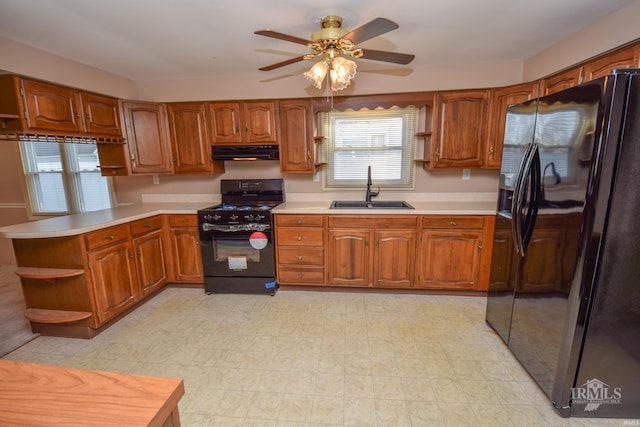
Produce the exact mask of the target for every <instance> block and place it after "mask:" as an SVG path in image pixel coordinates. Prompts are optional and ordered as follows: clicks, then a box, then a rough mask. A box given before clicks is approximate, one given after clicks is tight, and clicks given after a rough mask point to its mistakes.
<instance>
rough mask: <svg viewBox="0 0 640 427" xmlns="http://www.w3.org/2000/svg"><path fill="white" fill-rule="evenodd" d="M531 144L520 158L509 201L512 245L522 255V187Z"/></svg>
mask: <svg viewBox="0 0 640 427" xmlns="http://www.w3.org/2000/svg"><path fill="white" fill-rule="evenodd" d="M533 145H534V144H533V143H529V144H527V148H526V149H525V151H524V156H523V157H522V161H521V163H520V169H519V170H518V176H517V177H516V181H515V185H514V188H513V199H512V201H511V234H512V237H513V245H514V249H515V251H516V253H517V254H521V253H522V246H521V245H520V242H521V241H522V239H521V238H520V236H521V230H522V200H521V198H522V191H521V190H522V186H523V185H524V182H525V180H526V170H527V167H526V165H527V162H528V161H529V156H530V153H531V150H532V149H533Z"/></svg>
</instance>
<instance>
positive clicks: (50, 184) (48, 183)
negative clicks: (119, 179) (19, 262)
mask: <svg viewBox="0 0 640 427" xmlns="http://www.w3.org/2000/svg"><path fill="white" fill-rule="evenodd" d="M20 153H21V156H22V166H23V171H24V176H25V182H26V188H27V195H28V199H29V206H30V209H31V212H32V213H34V214H67V213H76V212H88V211H95V210H99V209H106V208H110V207H112V205H113V202H112V200H113V198H112V192H111V185H110V182H109V179H108V178H106V177H103V176H102V175H100V169H99V167H98V165H99V162H98V153H97V148H96V145H95V144H94V143H86V144H85V143H83V144H76V143H52V142H39V141H28V140H27V141H25V140H23V141H21V142H20Z"/></svg>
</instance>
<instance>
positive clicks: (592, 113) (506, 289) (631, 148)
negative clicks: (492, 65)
mask: <svg viewBox="0 0 640 427" xmlns="http://www.w3.org/2000/svg"><path fill="white" fill-rule="evenodd" d="M503 150H504V151H503V159H502V166H501V171H500V182H499V197H498V206H497V212H496V227H495V234H494V242H493V255H492V265H491V274H490V280H489V292H488V299H487V311H486V320H487V323H488V324H489V325H490V326H491V327H492V328H493V329H494V330H495V331H496V332H497V333H498V334H499V335H500V337H501V338H502V339H503V340H504V342H505V344H506V345H507V346H508V347H509V349H510V350H511V352H512V353H513V354H514V355H515V356H516V358H517V359H518V360H519V361H520V363H521V364H522V366H523V367H524V368H525V369H526V370H527V371H528V372H529V374H530V375H531V377H532V378H533V379H534V380H535V381H536V382H537V384H538V385H539V386H540V388H541V389H542V390H543V391H544V392H545V393H546V394H547V396H548V397H549V399H550V402H551V404H552V405H553V406H554V407H555V409H556V410H557V412H558V413H559V414H560V415H562V416H564V417H568V416H577V417H615V418H640V69H629V70H615V71H613V73H612V74H611V75H609V76H607V77H603V78H600V79H597V80H593V81H591V82H588V83H584V84H582V85H579V86H576V87H573V88H570V89H567V90H564V91H562V92H558V93H555V94H551V95H547V96H544V97H541V98H537V99H534V100H531V101H527V102H525V103H522V104H516V105H512V106H509V107H508V109H507V120H506V126H505V137H504V149H503Z"/></svg>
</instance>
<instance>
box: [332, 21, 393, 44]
mask: <svg viewBox="0 0 640 427" xmlns="http://www.w3.org/2000/svg"><path fill="white" fill-rule="evenodd" d="M396 28H398V24H396V23H395V22H393V21H391V20H389V19H387V18H376V19H374V20H373V21H370V22H367V23H366V24H364V25H362V26H360V27H358V28H356V29H355V30H351V31H350V32H349V33H347V34H345V35H344V36H342V38H343V39H347V40H351V41H352V42H353V43H354V44H358V43H362V42H363V41H366V40H369V39H372V38H374V37H377V36H379V35H380V34H384V33H388V32H389V31H391V30H395V29H396Z"/></svg>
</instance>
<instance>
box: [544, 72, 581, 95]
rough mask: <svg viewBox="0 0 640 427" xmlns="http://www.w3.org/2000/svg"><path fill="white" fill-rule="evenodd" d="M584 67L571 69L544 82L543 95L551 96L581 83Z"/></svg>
mask: <svg viewBox="0 0 640 427" xmlns="http://www.w3.org/2000/svg"><path fill="white" fill-rule="evenodd" d="M581 76H582V67H575V68H571V69H569V70H567V71H564V72H562V73H559V74H554V75H553V76H551V77H548V78H546V79H544V80H543V81H542V90H541V91H540V92H541V93H540V94H541V95H551V94H552V93H556V92H560V91H561V90H565V89H569V88H570V87H574V86H577V85H579V84H580V83H581Z"/></svg>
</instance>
